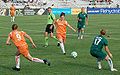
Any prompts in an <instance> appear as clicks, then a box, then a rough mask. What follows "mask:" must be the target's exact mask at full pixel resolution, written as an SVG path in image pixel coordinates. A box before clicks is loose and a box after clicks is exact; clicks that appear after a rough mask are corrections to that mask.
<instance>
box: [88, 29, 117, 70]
mask: <svg viewBox="0 0 120 75" xmlns="http://www.w3.org/2000/svg"><path fill="white" fill-rule="evenodd" d="M105 34H106V31H105V30H103V29H102V30H101V31H100V35H98V36H96V37H95V38H94V41H93V43H92V46H91V48H90V54H91V55H92V56H93V57H96V58H97V64H98V69H99V70H101V68H102V66H101V61H102V60H103V59H105V60H106V61H107V62H108V64H109V66H110V70H111V71H117V70H116V69H115V68H113V62H112V59H111V58H112V54H111V52H110V51H109V48H108V41H107V39H106V38H104V35H105ZM103 46H104V48H105V51H106V52H107V54H106V53H104V52H103V51H102V48H103Z"/></svg>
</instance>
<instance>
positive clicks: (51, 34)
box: [50, 26, 60, 46]
mask: <svg viewBox="0 0 120 75" xmlns="http://www.w3.org/2000/svg"><path fill="white" fill-rule="evenodd" d="M53 32H54V26H53V27H52V29H50V37H51V38H53V39H54V40H56V41H58V44H57V46H60V42H59V40H58V39H57V37H56V36H54V35H53Z"/></svg>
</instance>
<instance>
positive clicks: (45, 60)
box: [43, 59, 51, 66]
mask: <svg viewBox="0 0 120 75" xmlns="http://www.w3.org/2000/svg"><path fill="white" fill-rule="evenodd" d="M43 61H44V63H45V64H47V65H48V66H50V65H51V64H50V62H48V60H47V59H44V60H43Z"/></svg>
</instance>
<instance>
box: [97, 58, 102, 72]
mask: <svg viewBox="0 0 120 75" xmlns="http://www.w3.org/2000/svg"><path fill="white" fill-rule="evenodd" d="M97 65H98V69H99V70H101V69H102V65H101V59H99V58H97Z"/></svg>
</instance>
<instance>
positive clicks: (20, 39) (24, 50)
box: [6, 24, 50, 71]
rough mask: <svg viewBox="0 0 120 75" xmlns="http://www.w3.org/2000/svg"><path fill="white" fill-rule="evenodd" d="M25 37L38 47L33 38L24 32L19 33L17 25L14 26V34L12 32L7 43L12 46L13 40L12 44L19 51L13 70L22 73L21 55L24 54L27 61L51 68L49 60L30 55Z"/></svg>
mask: <svg viewBox="0 0 120 75" xmlns="http://www.w3.org/2000/svg"><path fill="white" fill-rule="evenodd" d="M24 37H26V38H28V39H29V40H30V42H31V43H32V46H33V47H34V48H36V45H35V44H34V42H33V40H32V38H31V37H30V36H29V35H28V34H26V33H25V32H24V31H19V30H18V26H17V24H13V25H12V32H10V34H9V35H8V39H7V41H6V44H7V45H10V40H12V42H13V43H14V45H15V46H16V47H17V49H18V51H17V52H16V56H15V61H16V66H15V67H14V68H13V70H17V71H20V54H22V55H23V56H24V57H25V58H26V59H28V60H30V61H33V62H39V63H45V64H47V65H48V66H50V62H48V61H47V60H42V59H38V58H34V57H32V56H31V55H30V53H29V50H28V45H27V43H26V41H25V38H24Z"/></svg>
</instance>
